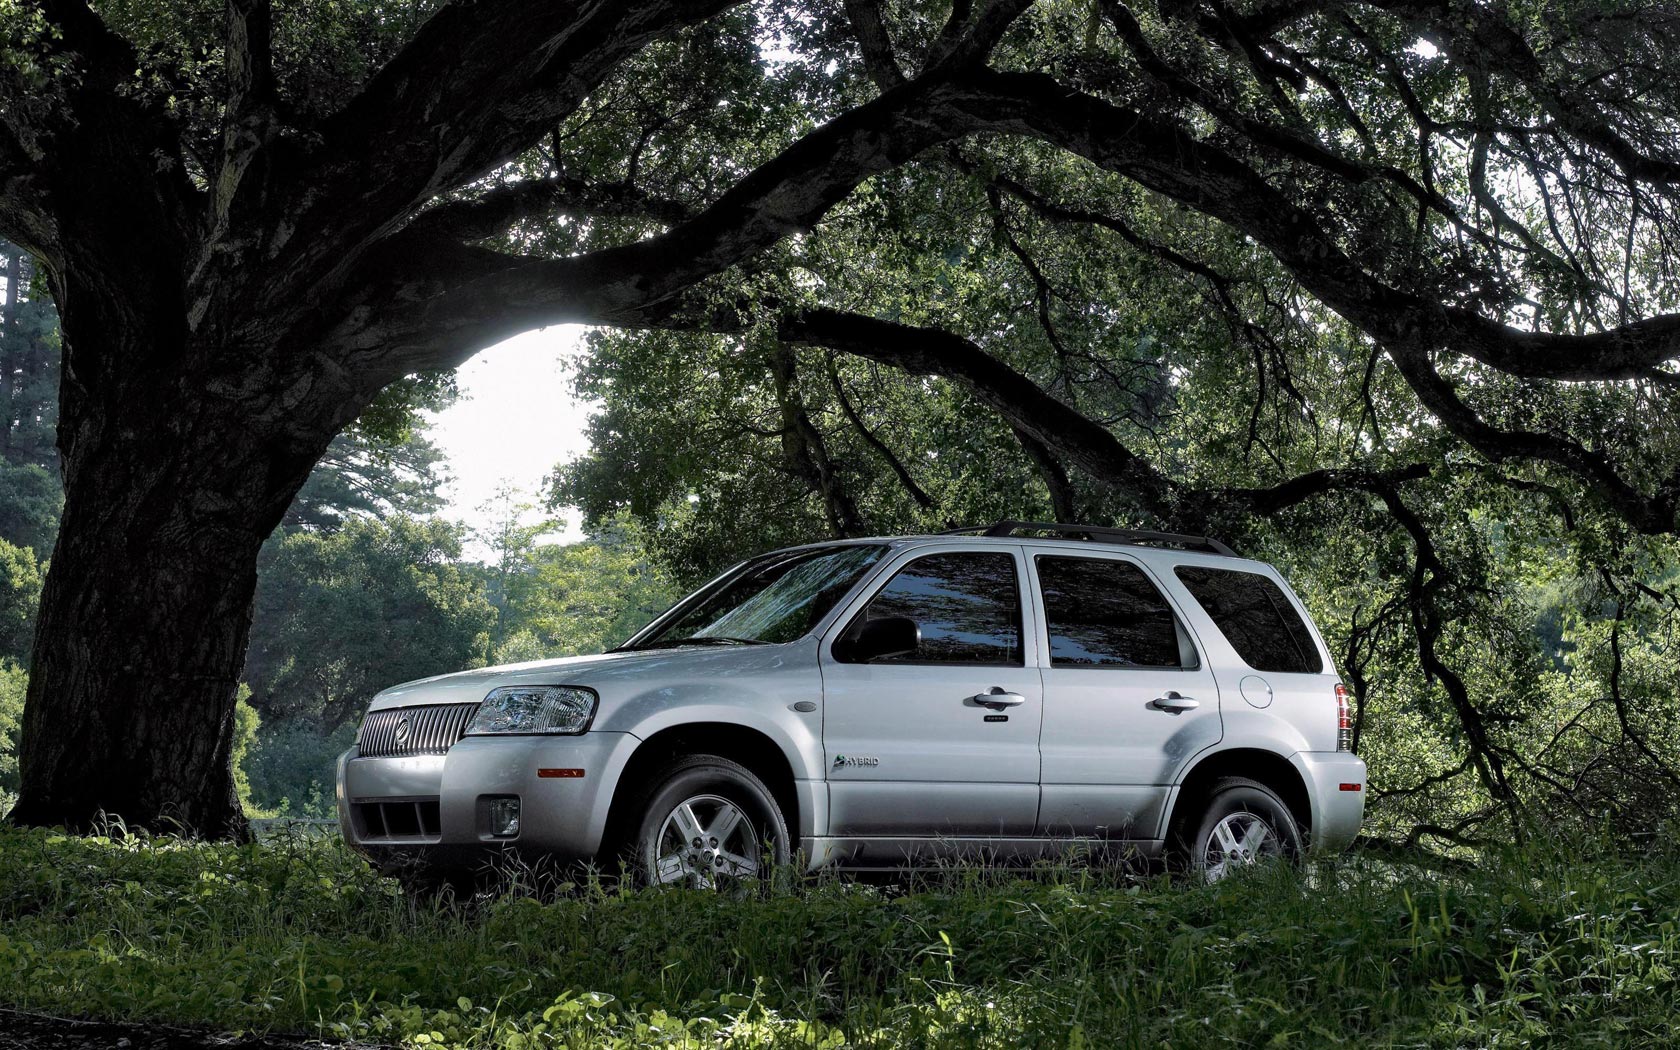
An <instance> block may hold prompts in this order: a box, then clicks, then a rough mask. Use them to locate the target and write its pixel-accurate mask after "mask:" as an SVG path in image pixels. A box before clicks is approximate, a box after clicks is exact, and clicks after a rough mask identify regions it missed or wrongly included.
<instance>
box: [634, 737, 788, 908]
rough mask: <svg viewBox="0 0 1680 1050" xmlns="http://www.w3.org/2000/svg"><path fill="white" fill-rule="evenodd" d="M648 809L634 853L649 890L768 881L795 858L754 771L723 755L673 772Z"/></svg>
mask: <svg viewBox="0 0 1680 1050" xmlns="http://www.w3.org/2000/svg"><path fill="white" fill-rule="evenodd" d="M654 782H655V783H656V784H657V785H658V786H657V787H655V788H654V789H653V790H652V792H651V793H650V794H649V795H648V796H647V799H646V801H645V802H644V803H643V805H642V808H641V819H640V821H639V823H638V825H637V830H636V837H635V849H634V854H633V856H634V861H635V871H636V878H637V881H638V882H639V883H641V884H642V885H644V886H654V885H664V886H688V887H691V888H694V889H722V888H728V887H731V886H741V885H747V884H751V883H755V882H759V881H761V880H765V879H767V878H768V877H769V875H770V870H771V869H772V868H774V867H776V866H779V865H785V864H787V863H788V862H789V861H790V860H791V859H792V848H791V836H790V835H789V832H788V823H787V818H786V817H785V816H784V815H783V813H782V810H781V806H779V805H778V804H777V802H776V797H775V795H773V794H772V793H771V791H770V789H769V787H767V786H766V785H765V783H764V781H762V780H760V779H759V778H758V776H757V775H756V774H754V773H753V771H752V770H750V769H748V768H747V767H745V766H743V765H741V764H740V763H738V762H733V761H731V760H729V759H727V758H723V757H721V756H719V755H692V756H689V757H687V758H682V759H678V760H677V761H675V762H673V763H672V764H671V765H669V766H667V767H666V768H665V769H664V770H663V771H662V773H661V774H660V776H659V777H657V778H655V781H654Z"/></svg>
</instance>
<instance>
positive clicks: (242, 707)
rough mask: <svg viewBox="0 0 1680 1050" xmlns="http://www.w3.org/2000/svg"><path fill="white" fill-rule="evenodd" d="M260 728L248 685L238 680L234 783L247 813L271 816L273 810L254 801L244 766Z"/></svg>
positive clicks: (259, 719)
mask: <svg viewBox="0 0 1680 1050" xmlns="http://www.w3.org/2000/svg"><path fill="white" fill-rule="evenodd" d="M261 728H262V716H261V715H259V714H257V709H256V708H254V707H252V706H251V687H250V686H248V685H245V684H244V683H240V686H239V695H238V696H237V697H235V698H234V702H233V787H234V790H235V791H237V792H238V793H239V802H240V805H242V806H243V807H244V808H245V815H246V816H248V817H272V816H274V815H275V814H274V812H273V811H272V810H268V809H265V808H264V807H262V806H259V805H257V804H256V803H255V802H254V801H253V800H252V798H251V776H250V774H249V773H248V772H246V767H247V766H248V765H249V764H250V761H251V751H252V748H253V747H254V745H255V744H256V742H257V731H258V730H259V729H261Z"/></svg>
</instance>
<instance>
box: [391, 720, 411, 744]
mask: <svg viewBox="0 0 1680 1050" xmlns="http://www.w3.org/2000/svg"><path fill="white" fill-rule="evenodd" d="M408 730H409V725H408V719H406V718H405V719H403V720H402V721H400V722H398V723H397V728H396V731H395V733H394V734H393V735H394V738H395V739H396V742H397V743H399V744H406V743H408Z"/></svg>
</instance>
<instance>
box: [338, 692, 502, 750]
mask: <svg viewBox="0 0 1680 1050" xmlns="http://www.w3.org/2000/svg"><path fill="white" fill-rule="evenodd" d="M477 710H478V705H477V704H476V703H474V704H439V705H437V706H435V707H391V708H387V709H385V710H383V711H369V712H368V716H367V718H365V719H363V720H362V731H361V732H360V733H357V734H356V752H357V753H358V754H359V755H361V756H362V757H363V758H382V757H385V756H387V755H441V754H443V753H444V752H445V751H448V750H449V749H450V747H452V746H453V745H454V743H455V741H457V740H459V739H461V737H462V736H463V735H465V733H466V731H467V723H468V722H471V721H472V717H473V714H474V713H475V712H476V711H477Z"/></svg>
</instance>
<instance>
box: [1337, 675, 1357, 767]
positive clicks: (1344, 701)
mask: <svg viewBox="0 0 1680 1050" xmlns="http://www.w3.org/2000/svg"><path fill="white" fill-rule="evenodd" d="M1336 750H1337V751H1352V750H1353V718H1352V716H1351V715H1350V713H1349V711H1348V688H1347V686H1345V685H1343V684H1342V683H1340V682H1337V683H1336Z"/></svg>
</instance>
